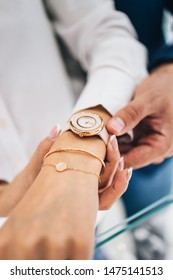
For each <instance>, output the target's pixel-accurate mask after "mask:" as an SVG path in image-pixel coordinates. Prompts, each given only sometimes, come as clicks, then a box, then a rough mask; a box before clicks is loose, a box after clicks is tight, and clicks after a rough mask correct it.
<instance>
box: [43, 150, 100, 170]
mask: <svg viewBox="0 0 173 280" xmlns="http://www.w3.org/2000/svg"><path fill="white" fill-rule="evenodd" d="M58 152H70V153H75V152H79V153H82V154H88V155H90V156H92V157H94V158H96V159H98V160H99V161H100V162H101V164H102V166H103V167H105V163H104V161H103V160H102V159H101V158H99V157H98V156H96V155H95V154H94V153H92V152H89V151H85V150H83V149H79V148H59V149H56V150H53V151H50V152H48V153H47V154H46V155H45V156H44V158H43V162H44V161H45V159H46V158H47V157H48V156H50V155H52V154H54V153H58Z"/></svg>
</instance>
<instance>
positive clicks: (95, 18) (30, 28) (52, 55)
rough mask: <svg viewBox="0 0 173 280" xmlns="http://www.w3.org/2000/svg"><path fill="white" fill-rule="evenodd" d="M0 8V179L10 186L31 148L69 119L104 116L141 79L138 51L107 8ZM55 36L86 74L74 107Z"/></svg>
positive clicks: (123, 22) (125, 23)
mask: <svg viewBox="0 0 173 280" xmlns="http://www.w3.org/2000/svg"><path fill="white" fill-rule="evenodd" d="M45 3H46V5H47V8H48V9H49V11H50V12H52V14H53V16H54V23H53V25H52V24H50V22H49V20H48V18H47V15H46V13H45V10H44V6H43V3H42V1H41V0H13V1H10V0H0V178H2V179H5V180H7V181H11V180H12V179H13V177H14V176H15V175H16V174H17V173H18V172H19V171H20V170H21V169H22V168H23V167H24V165H25V164H26V162H27V161H28V159H29V158H30V156H31V154H32V152H33V150H34V148H35V147H36V145H37V143H38V142H39V141H40V140H41V139H42V138H43V137H45V135H47V134H48V132H49V130H50V129H51V128H52V127H53V126H54V125H55V124H56V123H57V122H58V123H60V125H61V127H63V126H64V125H65V123H66V121H67V120H68V119H69V116H70V115H71V113H72V111H78V110H80V109H83V108H87V107H92V106H95V105H99V104H101V105H102V106H104V108H105V109H107V110H108V112H110V113H111V114H114V113H115V112H116V111H117V110H118V109H120V108H122V107H123V106H124V105H125V104H127V103H128V102H129V100H130V99H131V97H132V94H133V91H134V89H135V87H136V85H137V84H138V83H140V81H141V80H142V79H143V78H144V77H145V76H146V50H145V48H144V46H143V45H141V44H140V43H139V42H138V41H137V40H136V38H135V37H136V33H135V31H134V29H133V27H132V25H131V23H130V21H129V20H128V18H127V17H126V15H124V14H123V13H120V12H118V11H116V10H115V9H114V6H113V2H112V1H111V0H87V1H86V0H63V1H60V0H47V1H45ZM55 32H57V33H58V34H59V36H61V38H62V39H63V40H64V42H65V43H66V44H67V46H68V48H69V50H70V52H71V53H72V55H73V56H74V57H75V59H77V60H78V61H79V62H80V64H81V65H82V67H83V68H84V69H85V70H86V71H87V73H88V81H87V83H86V85H85V87H84V89H83V91H82V92H81V95H80V98H79V99H78V101H77V103H76V105H75V106H74V104H75V101H76V98H77V94H76V93H75V92H73V90H72V85H71V82H70V77H68V75H67V73H66V70H65V67H64V64H63V60H62V58H61V54H60V51H59V47H58V43H57V41H56V39H55V36H54V35H55Z"/></svg>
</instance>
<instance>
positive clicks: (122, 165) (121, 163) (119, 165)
mask: <svg viewBox="0 0 173 280" xmlns="http://www.w3.org/2000/svg"><path fill="white" fill-rule="evenodd" d="M118 169H119V171H123V169H124V158H123V157H121V158H120V161H119V164H118Z"/></svg>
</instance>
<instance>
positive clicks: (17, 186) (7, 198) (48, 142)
mask: <svg viewBox="0 0 173 280" xmlns="http://www.w3.org/2000/svg"><path fill="white" fill-rule="evenodd" d="M58 133H59V127H58V126H56V127H54V128H53V129H52V130H51V132H50V134H49V136H48V137H47V138H46V139H44V140H43V141H42V142H41V143H40V144H39V146H38V147H37V149H36V151H35V153H34V155H33V156H32V158H31V160H30V162H29V163H28V165H27V166H26V167H25V168H24V170H23V171H22V172H21V173H20V174H18V175H17V176H16V177H15V178H14V180H13V181H12V182H11V183H9V184H8V183H3V184H1V185H0V187H1V188H0V217H2V216H3V217H5V216H7V215H9V213H10V212H11V210H12V209H13V208H14V207H15V206H16V205H17V203H18V202H19V201H20V200H21V198H22V197H23V196H24V194H25V193H26V192H27V190H28V189H29V188H30V186H31V185H32V183H33V182H34V180H35V179H36V177H37V175H38V174H39V172H40V169H41V166H42V163H43V157H44V156H45V154H46V153H47V152H48V151H49V150H50V148H51V146H52V145H53V143H54V141H55V140H56V138H57V136H58Z"/></svg>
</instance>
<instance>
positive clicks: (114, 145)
mask: <svg viewBox="0 0 173 280" xmlns="http://www.w3.org/2000/svg"><path fill="white" fill-rule="evenodd" d="M110 142H111V145H112V148H113V149H114V150H118V142H117V138H116V136H115V135H112V136H111V137H110Z"/></svg>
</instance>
